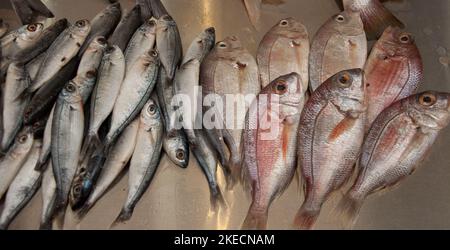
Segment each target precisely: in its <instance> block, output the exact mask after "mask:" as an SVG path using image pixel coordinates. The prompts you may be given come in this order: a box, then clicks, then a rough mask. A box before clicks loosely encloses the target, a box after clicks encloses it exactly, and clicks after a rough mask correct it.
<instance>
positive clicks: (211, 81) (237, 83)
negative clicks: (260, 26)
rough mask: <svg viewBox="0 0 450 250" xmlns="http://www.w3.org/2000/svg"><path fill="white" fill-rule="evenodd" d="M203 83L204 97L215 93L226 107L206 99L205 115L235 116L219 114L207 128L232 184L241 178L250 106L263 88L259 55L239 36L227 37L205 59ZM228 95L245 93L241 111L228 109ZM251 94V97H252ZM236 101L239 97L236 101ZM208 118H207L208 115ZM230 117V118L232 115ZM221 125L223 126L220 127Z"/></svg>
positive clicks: (218, 100) (219, 101)
mask: <svg viewBox="0 0 450 250" xmlns="http://www.w3.org/2000/svg"><path fill="white" fill-rule="evenodd" d="M200 85H201V86H202V89H203V96H208V95H210V94H215V95H216V97H215V98H214V100H213V101H214V102H215V103H216V104H217V103H222V104H223V110H219V109H220V107H217V106H220V105H214V107H209V106H213V105H208V103H207V102H206V100H205V101H204V104H203V106H204V108H203V113H204V116H206V117H207V115H208V114H209V113H211V112H213V113H215V114H226V115H228V116H230V115H231V118H233V119H228V120H227V119H222V118H220V117H216V118H215V121H214V124H215V125H216V126H215V128H212V129H210V128H209V127H206V129H207V130H206V133H207V135H208V137H209V139H210V140H211V144H212V145H213V146H214V148H215V150H217V152H218V155H219V161H220V163H221V165H222V167H223V168H224V170H225V173H226V175H227V177H228V184H229V186H230V187H232V186H233V183H234V182H236V181H237V179H238V177H239V175H240V172H241V167H240V166H241V162H242V159H243V157H242V144H241V141H242V132H243V129H244V127H245V114H246V113H247V110H248V105H249V104H250V103H251V102H252V101H253V99H254V98H255V97H256V95H257V94H259V92H260V91H261V85H260V82H259V71H258V65H257V63H256V60H255V58H254V57H253V56H252V55H251V54H250V53H249V52H248V51H247V50H246V49H245V48H244V47H243V46H242V43H241V41H240V40H239V39H238V38H237V37H235V36H231V37H227V38H225V39H224V40H223V41H220V42H218V43H217V44H216V45H215V47H214V49H213V50H212V51H211V52H210V53H209V54H208V56H207V57H206V58H205V59H204V60H203V62H202V64H201V69H200ZM226 95H234V96H236V95H243V96H244V97H245V98H244V100H243V99H242V98H237V100H238V104H239V110H236V108H234V109H232V110H234V112H233V113H231V114H228V113H230V109H229V108H226V107H227V105H232V104H230V103H228V104H227V103H226ZM248 97H250V98H248ZM235 101H236V100H235ZM206 117H205V118H204V119H207V118H206ZM228 118H230V117H228ZM217 125H219V126H221V129H218V128H217Z"/></svg>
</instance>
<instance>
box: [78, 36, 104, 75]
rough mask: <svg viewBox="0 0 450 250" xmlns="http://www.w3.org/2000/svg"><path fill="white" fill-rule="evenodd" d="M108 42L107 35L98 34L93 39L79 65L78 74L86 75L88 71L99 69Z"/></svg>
mask: <svg viewBox="0 0 450 250" xmlns="http://www.w3.org/2000/svg"><path fill="white" fill-rule="evenodd" d="M107 47H108V44H107V42H106V39H105V37H103V36H98V37H96V38H94V40H92V42H91V43H90V44H89V46H88V48H87V49H86V51H85V52H84V54H83V56H82V57H81V60H80V65H79V66H78V70H77V76H82V77H84V76H86V74H87V73H88V72H94V71H98V68H99V67H100V63H101V62H102V58H103V54H104V53H105V50H106V48H107Z"/></svg>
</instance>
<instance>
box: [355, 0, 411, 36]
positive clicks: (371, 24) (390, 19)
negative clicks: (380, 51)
mask: <svg viewBox="0 0 450 250" xmlns="http://www.w3.org/2000/svg"><path fill="white" fill-rule="evenodd" d="M360 13H361V18H362V20H363V23H364V29H365V30H366V34H367V38H368V39H369V40H374V39H377V38H378V37H380V36H381V35H382V34H383V32H384V30H385V29H386V28H387V27H389V26H393V27H400V28H404V27H405V25H404V24H403V23H402V22H401V21H400V20H398V19H397V18H396V17H395V16H394V15H393V14H392V13H391V12H390V11H389V10H388V9H386V7H384V6H383V4H381V3H380V2H379V1H372V3H371V4H369V5H368V6H367V7H366V8H363V9H361V10H360Z"/></svg>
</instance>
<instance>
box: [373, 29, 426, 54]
mask: <svg viewBox="0 0 450 250" xmlns="http://www.w3.org/2000/svg"><path fill="white" fill-rule="evenodd" d="M379 41H380V43H379V45H376V46H377V48H379V49H380V50H382V51H383V53H382V54H380V55H379V57H380V59H384V60H386V59H389V58H394V57H400V58H405V57H408V58H409V57H412V56H414V55H416V54H418V49H417V47H416V44H415V42H414V37H413V35H412V34H411V33H408V32H406V31H404V30H402V29H400V28H398V27H391V26H390V27H388V28H386V30H385V31H384V33H383V35H382V36H381V38H380V40H379Z"/></svg>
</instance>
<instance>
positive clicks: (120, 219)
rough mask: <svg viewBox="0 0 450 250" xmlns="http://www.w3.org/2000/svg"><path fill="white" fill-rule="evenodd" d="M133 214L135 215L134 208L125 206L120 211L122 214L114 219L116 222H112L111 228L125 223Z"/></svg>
mask: <svg viewBox="0 0 450 250" xmlns="http://www.w3.org/2000/svg"><path fill="white" fill-rule="evenodd" d="M131 216H133V210H129V209H125V208H123V209H122V210H121V211H120V214H119V215H118V216H117V218H116V220H114V222H113V223H112V224H111V226H110V227H109V228H110V229H111V228H115V227H117V226H118V225H120V224H123V223H125V222H126V221H129V220H130V219H131Z"/></svg>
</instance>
